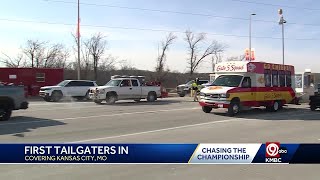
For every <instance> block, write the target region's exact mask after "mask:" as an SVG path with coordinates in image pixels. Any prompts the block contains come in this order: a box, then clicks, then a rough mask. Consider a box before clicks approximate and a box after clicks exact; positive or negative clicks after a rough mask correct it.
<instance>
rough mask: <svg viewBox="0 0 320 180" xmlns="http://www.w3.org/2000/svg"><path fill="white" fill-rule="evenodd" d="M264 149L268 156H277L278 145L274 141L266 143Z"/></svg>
mask: <svg viewBox="0 0 320 180" xmlns="http://www.w3.org/2000/svg"><path fill="white" fill-rule="evenodd" d="M266 151H267V154H268V155H269V156H277V155H278V153H279V146H278V145H277V144H274V143H271V144H268V146H267V148H266Z"/></svg>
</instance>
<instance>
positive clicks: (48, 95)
mask: <svg viewBox="0 0 320 180" xmlns="http://www.w3.org/2000/svg"><path fill="white" fill-rule="evenodd" d="M97 86H98V85H97V84H96V82H94V81H88V80H65V81H62V82H60V83H59V84H57V85H56V86H45V87H41V88H40V91H39V95H40V96H41V97H42V98H43V99H44V100H45V101H48V102H49V101H54V102H58V101H60V100H61V99H62V98H63V97H73V98H76V99H78V100H83V99H88V98H89V89H90V88H91V87H97Z"/></svg>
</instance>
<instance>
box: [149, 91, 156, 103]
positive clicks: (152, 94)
mask: <svg viewBox="0 0 320 180" xmlns="http://www.w3.org/2000/svg"><path fill="white" fill-rule="evenodd" d="M156 100H157V95H156V93H154V92H150V93H149V94H148V97H147V101H148V102H154V101H156Z"/></svg>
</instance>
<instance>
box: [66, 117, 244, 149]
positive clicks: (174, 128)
mask: <svg viewBox="0 0 320 180" xmlns="http://www.w3.org/2000/svg"><path fill="white" fill-rule="evenodd" d="M234 121H237V122H239V121H250V120H245V119H238V118H234V119H227V120H221V121H211V122H206V123H199V124H189V125H184V126H176V127H171V128H164V129H157V130H151V131H143V132H137V133H131V134H123V135H117V136H107V137H101V138H94V139H85V140H80V141H73V142H67V143H84V142H91V141H99V140H105V139H115V138H121V137H128V136H136V135H141V134H149V133H155V132H162V131H170V130H176V129H183V128H190V127H196V126H203V125H211V124H218V123H225V122H234Z"/></svg>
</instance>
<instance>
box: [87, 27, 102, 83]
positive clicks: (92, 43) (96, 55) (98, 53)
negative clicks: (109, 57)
mask: <svg viewBox="0 0 320 180" xmlns="http://www.w3.org/2000/svg"><path fill="white" fill-rule="evenodd" d="M104 38H105V37H104V36H103V35H102V34H101V33H98V34H96V35H93V36H92V37H91V38H90V39H88V40H87V41H85V42H84V45H85V46H86V48H87V49H88V50H89V54H90V56H91V57H92V60H93V71H94V79H95V80H97V78H98V66H99V61H100V60H101V58H102V57H103V55H104V54H105V50H106V45H107V41H106V40H105V39H104Z"/></svg>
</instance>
